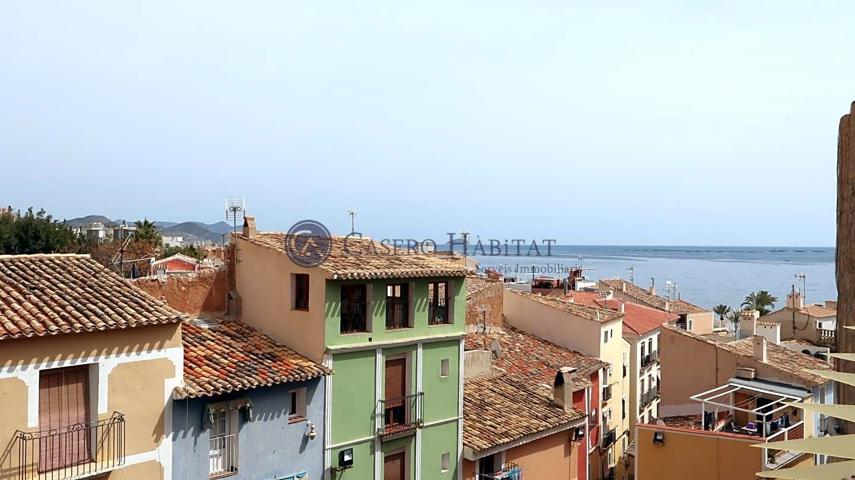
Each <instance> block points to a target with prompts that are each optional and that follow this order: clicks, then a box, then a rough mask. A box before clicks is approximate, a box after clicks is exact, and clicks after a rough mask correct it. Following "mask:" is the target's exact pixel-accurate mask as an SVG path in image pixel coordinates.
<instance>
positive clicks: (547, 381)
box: [465, 326, 608, 390]
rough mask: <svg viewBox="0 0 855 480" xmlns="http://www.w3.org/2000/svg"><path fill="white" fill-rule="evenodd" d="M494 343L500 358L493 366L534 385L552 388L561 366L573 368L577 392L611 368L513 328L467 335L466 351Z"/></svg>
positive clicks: (596, 359)
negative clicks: (599, 373) (595, 375)
mask: <svg viewBox="0 0 855 480" xmlns="http://www.w3.org/2000/svg"><path fill="white" fill-rule="evenodd" d="M493 341H496V342H498V343H499V346H500V347H501V355H499V358H497V359H494V360H493V366H495V367H497V368H500V369H502V370H504V371H505V372H507V373H509V374H511V375H514V376H517V377H522V378H528V379H529V380H530V381H532V382H536V383H539V384H542V385H546V386H550V385H552V382H553V381H554V380H555V375H556V374H557V373H558V369H560V368H561V367H573V368H575V369H576V373H575V374H574V375H573V387H574V389H576V390H578V389H582V388H585V387H587V386H589V385H590V384H591V382H590V377H591V375H592V374H594V373H596V372H597V371H598V370H600V369H602V368H605V367H607V366H608V364H607V363H606V362H603V361H602V360H600V359H598V358H596V357H591V356H588V355H585V354H582V353H579V352H575V351H573V350H569V349H567V348H564V347H561V346H558V345H556V344H554V343H551V342H548V341H546V340H544V339H542V338H539V337H536V336H534V335H532V334H530V333H526V332H523V331H521V330H517V329H515V328H513V327H510V326H505V327H504V328H492V329H490V330H489V331H488V332H486V333H468V334H466V339H465V348H466V350H486V349H490V347H491V346H492V343H493Z"/></svg>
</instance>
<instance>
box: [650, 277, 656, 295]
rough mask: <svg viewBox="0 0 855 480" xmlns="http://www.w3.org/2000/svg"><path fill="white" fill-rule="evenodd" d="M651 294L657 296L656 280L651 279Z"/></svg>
mask: <svg viewBox="0 0 855 480" xmlns="http://www.w3.org/2000/svg"><path fill="white" fill-rule="evenodd" d="M650 294H651V295H656V279H655V278H653V277H650Z"/></svg>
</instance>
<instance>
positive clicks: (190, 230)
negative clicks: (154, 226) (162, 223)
mask: <svg viewBox="0 0 855 480" xmlns="http://www.w3.org/2000/svg"><path fill="white" fill-rule="evenodd" d="M214 225H216V224H214ZM158 230H160V234H161V235H163V236H169V237H184V240H185V241H197V240H207V241H211V242H220V241H222V239H223V236H222V234H221V233H217V232H214V231H212V230H211V229H210V228H209V226H208V225H206V224H204V223H202V222H183V223H178V224H175V225H173V226H171V227H167V228H159V229H158Z"/></svg>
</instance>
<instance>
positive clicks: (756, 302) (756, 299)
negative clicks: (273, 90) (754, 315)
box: [742, 290, 778, 316]
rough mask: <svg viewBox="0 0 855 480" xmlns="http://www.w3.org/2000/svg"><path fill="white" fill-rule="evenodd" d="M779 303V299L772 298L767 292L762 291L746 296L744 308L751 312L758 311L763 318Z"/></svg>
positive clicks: (743, 303)
mask: <svg viewBox="0 0 855 480" xmlns="http://www.w3.org/2000/svg"><path fill="white" fill-rule="evenodd" d="M777 301H778V298H777V297H774V296H772V294H770V293H769V292H768V291H767V290H760V291H757V292H751V293H749V294H748V295H746V296H745V301H744V302H742V306H743V307H745V308H748V309H751V310H757V311H758V312H759V313H760V316H763V315H766V314H767V313H769V312H771V311H772V309H773V308H775V302H777Z"/></svg>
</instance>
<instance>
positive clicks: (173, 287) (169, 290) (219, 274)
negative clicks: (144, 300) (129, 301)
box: [132, 267, 228, 316]
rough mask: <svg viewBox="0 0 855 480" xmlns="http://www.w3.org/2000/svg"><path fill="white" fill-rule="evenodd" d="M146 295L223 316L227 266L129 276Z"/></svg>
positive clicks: (178, 306)
mask: <svg viewBox="0 0 855 480" xmlns="http://www.w3.org/2000/svg"><path fill="white" fill-rule="evenodd" d="M132 281H133V283H134V284H135V285H136V286H137V287H139V288H140V289H142V290H144V291H145V292H146V293H148V294H149V295H151V296H153V297H154V298H157V299H159V300H163V301H164V302H166V303H168V304H169V306H171V307H172V308H174V309H176V310H178V311H180V312H184V313H186V314H188V315H191V316H198V315H200V314H205V315H212V316H213V315H216V316H223V315H224V314H225V312H226V308H227V306H226V294H227V293H228V270H227V269H226V268H225V267H223V268H219V269H216V270H215V269H208V270H200V271H198V272H196V273H191V274H186V275H171V276H166V277H143V278H138V279H136V280H132Z"/></svg>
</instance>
